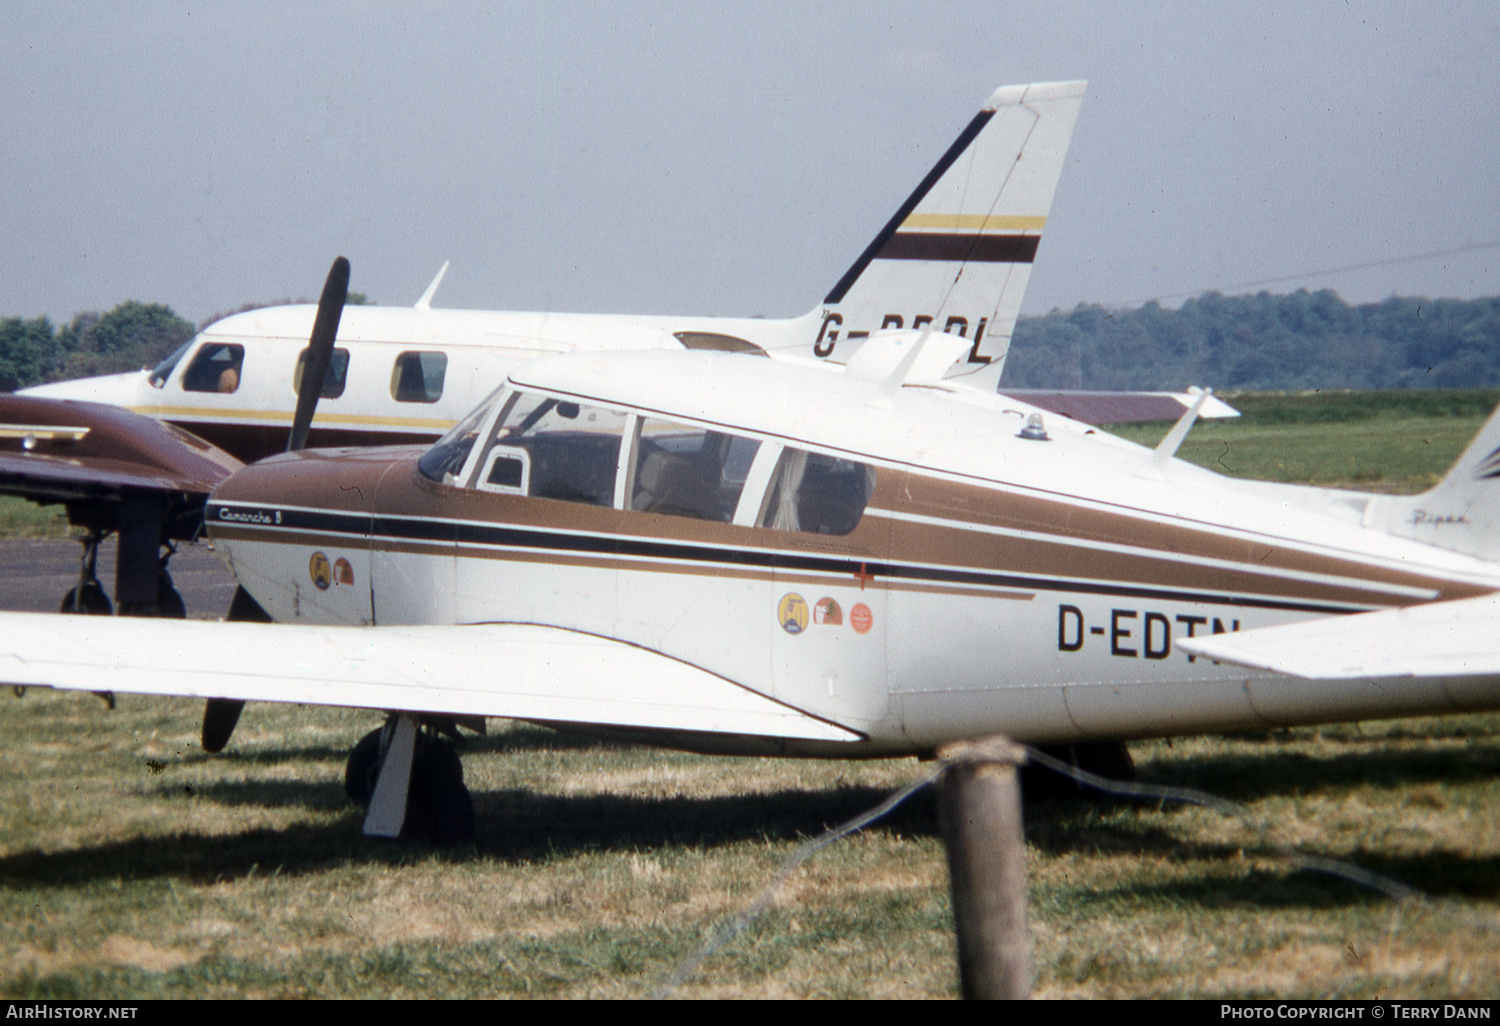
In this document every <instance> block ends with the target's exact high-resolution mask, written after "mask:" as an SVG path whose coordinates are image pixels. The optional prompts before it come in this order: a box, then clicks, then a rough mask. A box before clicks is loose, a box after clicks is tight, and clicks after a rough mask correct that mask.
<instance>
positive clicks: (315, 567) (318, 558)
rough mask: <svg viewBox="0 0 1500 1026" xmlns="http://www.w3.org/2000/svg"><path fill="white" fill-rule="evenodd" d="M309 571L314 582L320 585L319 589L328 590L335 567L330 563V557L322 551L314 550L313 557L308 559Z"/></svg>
mask: <svg viewBox="0 0 1500 1026" xmlns="http://www.w3.org/2000/svg"><path fill="white" fill-rule="evenodd" d="M307 573H308V576H310V577H311V578H312V582H313V583H314V584H316V585H317V586H318V590H319V591H327V590H328V582H329V581H331V580H333V568H332V567H330V566H329V565H328V557H327V556H325V555H323V553H321V552H314V553H313V554H312V559H309V560H308V561H307Z"/></svg>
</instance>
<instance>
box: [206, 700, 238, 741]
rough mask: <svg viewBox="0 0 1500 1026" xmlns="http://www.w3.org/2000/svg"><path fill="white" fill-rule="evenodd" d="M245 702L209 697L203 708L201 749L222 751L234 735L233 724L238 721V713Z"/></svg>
mask: <svg viewBox="0 0 1500 1026" xmlns="http://www.w3.org/2000/svg"><path fill="white" fill-rule="evenodd" d="M244 709H245V703H244V702H240V701H236V700H234V699H230V698H210V699H209V700H208V704H207V705H206V706H205V707H204V710H203V737H202V741H203V750H204V751H205V752H222V751H223V750H224V746H225V745H227V744H229V739H230V738H231V737H233V736H234V727H235V724H237V723H239V722H240V713H241V712H243V711H244Z"/></svg>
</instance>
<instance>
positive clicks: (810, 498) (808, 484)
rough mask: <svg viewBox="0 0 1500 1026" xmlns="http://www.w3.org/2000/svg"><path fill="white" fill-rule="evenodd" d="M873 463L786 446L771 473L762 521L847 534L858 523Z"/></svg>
mask: <svg viewBox="0 0 1500 1026" xmlns="http://www.w3.org/2000/svg"><path fill="white" fill-rule="evenodd" d="M874 490H875V468H874V467H871V466H868V465H866V464H864V463H859V462H856V461H854V460H844V459H839V458H838V457H836V456H825V455H822V454H821V453H815V452H804V451H803V450H801V449H787V450H786V451H785V452H783V453H782V454H781V462H780V463H779V464H778V465H777V467H776V472H775V473H774V474H773V475H772V477H771V487H770V488H769V489H768V490H767V496H766V507H765V512H764V513H763V514H762V515H761V522H760V526H762V527H774V528H776V529H778V530H782V531H811V532H812V533H814V534H848V533H849V532H850V531H853V530H854V529H855V528H856V527H858V526H859V521H860V519H861V518H862V517H863V516H864V514H865V505H866V504H867V503H868V502H869V501H870V493H871V492H872V491H874Z"/></svg>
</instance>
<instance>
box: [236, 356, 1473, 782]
mask: <svg viewBox="0 0 1500 1026" xmlns="http://www.w3.org/2000/svg"><path fill="white" fill-rule="evenodd" d="M664 381H665V382H667V383H662V382H664ZM872 388H873V386H872V385H871V383H870V382H868V381H858V380H849V379H848V378H847V377H845V376H843V375H839V374H835V373H831V372H829V373H821V374H820V373H808V372H807V371H806V370H800V371H793V370H791V369H789V368H784V367H778V366H776V365H774V364H773V362H772V361H768V360H756V359H753V358H749V357H743V356H738V357H730V356H723V355H719V354H678V355H676V356H672V357H667V356H666V355H665V354H656V355H654V356H650V357H644V358H641V359H634V358H631V357H629V356H609V357H601V358H598V359H595V360H587V361H578V360H572V361H551V362H544V363H539V364H535V365H531V366H529V367H528V368H525V369H523V370H520V371H517V372H516V373H514V374H513V375H512V383H511V386H510V390H509V391H508V392H505V393H503V394H502V395H500V396H499V397H498V398H497V399H496V400H495V402H494V403H493V404H492V405H493V407H494V408H493V409H492V410H491V412H490V413H489V414H488V416H487V417H486V418H485V419H484V420H483V422H480V423H476V424H475V426H474V430H473V432H472V437H473V439H474V442H473V444H472V446H471V448H470V449H466V450H464V453H463V455H464V460H463V462H462V464H459V463H457V462H455V463H452V464H450V465H449V466H448V468H447V470H445V471H442V472H434V468H433V466H431V465H428V466H425V467H424V466H423V464H422V460H423V459H424V456H425V457H426V458H427V459H428V460H429V461H430V460H431V456H430V455H428V454H425V453H424V450H422V449H420V448H407V449H395V450H392V449H386V450H376V451H370V452H366V453H360V454H356V453H351V452H338V453H320V452H307V453H302V454H296V455H294V456H288V457H281V458H277V459H274V460H271V461H268V462H266V463H263V464H260V465H257V466H255V467H251V468H248V469H247V470H246V471H243V472H241V473H240V474H238V475H236V477H235V478H234V479H232V480H231V481H230V482H229V483H228V484H226V485H225V486H224V487H223V488H221V489H220V491H219V492H218V493H216V495H215V496H214V498H213V500H212V501H211V502H210V505H209V511H208V523H209V530H210V533H211V534H212V536H213V537H214V539H215V541H216V542H217V543H218V544H219V546H220V549H221V551H222V552H224V553H225V558H226V559H227V561H228V562H229V563H230V565H231V566H232V567H233V569H234V571H235V573H236V574H237V576H238V577H239V579H240V581H241V583H242V584H243V585H245V587H246V588H248V589H249V590H250V591H251V592H252V594H254V595H255V597H256V598H257V599H258V600H259V601H260V602H261V604H262V605H263V606H264V608H265V609H266V610H267V611H268V612H270V613H271V614H272V616H273V617H275V618H276V619H277V620H280V621H286V622H304V623H325V624H350V625H359V624H384V625H393V624H422V623H444V624H464V623H495V622H498V623H531V624H547V625H551V626H556V627H563V628H567V629H570V630H575V631H580V632H584V633H588V634H592V635H597V636H601V637H605V638H611V639H614V640H618V641H624V642H627V643H630V644H632V645H637V646H641V647H643V648H646V649H649V650H651V651H654V652H660V653H664V654H667V655H669V656H671V657H673V658H675V659H678V660H682V661H684V662H686V663H689V664H691V665H693V666H696V667H699V668H702V669H705V670H708V671H710V672H712V673H714V674H717V675H719V676H721V677H724V678H726V679H728V680H731V681H734V682H736V683H738V684H740V685H742V686H743V687H746V688H749V689H751V690H753V691H755V692H758V693H759V694H762V695H766V696H769V697H772V698H774V699H775V700H777V701H779V702H783V703H785V704H787V705H789V706H792V707H795V708H797V709H800V710H802V711H804V712H807V713H810V714H812V715H813V716H816V717H820V718H823V719H827V720H830V721H832V722H835V723H838V724H841V725H843V726H845V727H848V728H850V729H853V730H856V731H858V732H860V733H861V734H863V735H864V736H865V737H867V738H868V739H869V740H868V742H867V743H866V744H864V745H863V746H860V747H861V748H862V750H863V751H864V752H865V753H867V754H871V755H876V754H896V753H901V752H923V751H929V750H931V749H932V748H933V747H934V746H936V745H937V744H939V743H941V742H942V741H944V740H947V739H951V738H953V737H964V736H979V735H983V734H987V733H992V732H1003V733H1006V734H1009V735H1011V736H1013V737H1017V738H1020V739H1023V740H1028V741H1064V740H1084V739H1099V738H1126V737H1132V736H1143V735H1153V734H1155V735H1159V734H1161V733H1163V732H1164V731H1163V724H1167V725H1169V726H1170V728H1171V729H1169V730H1167V731H1165V732H1169V733H1192V732H1201V731H1205V730H1231V729H1243V728H1253V727H1265V726H1269V725H1279V724H1289V723H1297V722H1314V721H1325V720H1329V719H1341V718H1367V717H1370V716H1372V715H1405V714H1414V713H1418V712H1434V711H1457V710H1459V709H1462V708H1465V707H1466V706H1465V703H1466V702H1467V701H1468V700H1467V699H1465V698H1463V697H1462V696H1460V695H1458V694H1457V693H1456V692H1452V691H1450V690H1445V688H1444V687H1443V686H1442V685H1441V684H1439V683H1434V682H1432V681H1430V680H1429V681H1426V682H1422V683H1413V684H1411V685H1410V686H1409V687H1404V688H1403V687H1401V686H1391V685H1390V684H1389V682H1386V683H1384V684H1382V685H1379V686H1378V687H1377V686H1376V685H1372V684H1368V683H1365V684H1361V683H1355V682H1336V683H1333V684H1329V683H1315V682H1308V681H1293V680H1289V679H1287V678H1283V677H1278V676H1274V675H1270V674H1263V673H1257V672H1254V671H1246V670H1244V669H1237V668H1234V667H1231V666H1227V665H1225V666H1221V665H1218V664H1215V663H1213V662H1212V661H1210V660H1208V659H1204V658H1194V657H1192V656H1190V655H1189V654H1187V653H1186V652H1184V651H1182V650H1180V648H1179V647H1178V643H1179V642H1180V641H1181V640H1183V639H1185V638H1189V637H1195V636H1201V635H1205V634H1211V633H1219V632H1227V631H1236V630H1248V629H1253V628H1257V627H1265V626H1272V625H1276V624H1282V623H1289V622H1292V621H1296V620H1301V619H1308V618H1313V617H1323V616H1328V615H1330V614H1340V613H1350V612H1358V611H1367V610H1375V609H1381V608H1387V607H1395V606H1405V605H1413V604H1418V603H1423V602H1430V601H1435V600H1441V599H1454V598H1464V597H1468V596H1473V595H1479V594H1484V593H1487V592H1490V591H1494V590H1495V589H1496V588H1500V572H1497V570H1496V568H1495V566H1494V565H1493V564H1489V563H1486V562H1484V561H1481V560H1476V559H1473V558H1470V557H1467V556H1462V555H1458V554H1455V553H1452V552H1447V551H1444V550H1439V549H1435V548H1433V547H1431V546H1428V545H1423V544H1419V543H1415V542H1409V541H1405V540H1402V539H1396V538H1392V537H1391V536H1390V535H1388V534H1385V533H1383V532H1378V531H1372V530H1368V529H1365V528H1363V527H1362V526H1361V517H1362V515H1363V514H1362V504H1363V503H1365V502H1367V501H1368V500H1369V499H1370V497H1364V496H1359V495H1354V494H1344V493H1323V492H1317V491H1315V490H1308V489H1292V488H1287V487H1285V486H1276V485H1261V484H1254V483H1247V482H1239V481H1232V480H1228V479H1224V478H1221V477H1219V476H1217V475H1214V474H1211V473H1209V472H1207V471H1204V470H1201V469H1199V468H1196V467H1191V466H1189V465H1186V464H1182V463H1180V462H1177V461H1173V462H1172V463H1171V464H1170V466H1169V469H1168V472H1167V473H1166V474H1165V475H1162V474H1156V475H1154V476H1153V474H1152V472H1151V470H1150V469H1149V468H1150V464H1151V459H1150V453H1149V451H1147V450H1144V449H1141V448H1139V447H1137V446H1134V445H1131V444H1129V443H1125V442H1123V441H1120V440H1118V439H1115V438H1112V437H1110V436H1108V435H1103V434H1100V433H1097V432H1095V431H1093V430H1092V429H1089V428H1086V427H1085V426H1083V425H1078V424H1076V423H1074V422H1070V421H1066V420H1064V419H1062V418H1050V419H1049V420H1048V421H1047V423H1046V430H1047V434H1048V437H1047V438H1045V439H1037V438H1027V437H1023V436H1022V434H1021V430H1020V429H1021V428H1022V426H1023V425H1024V424H1025V422H1026V417H1027V416H1028V415H1029V414H1031V413H1033V412H1035V411H1033V410H1031V409H1030V408H1025V407H1017V406H1016V405H1015V404H1014V403H1012V402H1010V401H1008V400H1005V399H1003V398H997V397H988V396H983V395H979V394H975V393H964V392H944V391H941V390H931V389H914V388H906V389H903V390H902V392H901V394H900V395H899V396H898V397H897V400H896V402H897V407H898V411H897V414H895V415H893V414H892V413H891V412H890V411H888V410H885V409H882V408H880V407H879V406H878V405H872V403H871V402H870V397H871V392H872ZM513 394H514V395H516V396H518V397H519V398H517V399H511V398H510V396H511V395H513ZM548 402H550V403H553V404H555V405H556V404H560V405H558V406H557V408H561V409H571V413H572V418H571V419H568V420H558V421H557V422H556V424H555V425H554V429H553V430H552V432H551V433H550V434H549V433H548V432H547V431H540V432H537V433H535V434H533V433H532V432H533V431H534V430H535V429H534V428H532V427H529V426H526V423H525V420H524V418H522V417H521V414H520V412H518V411H524V410H525V409H528V408H531V409H543V408H544V407H546V403H548ZM527 403H531V404H532V406H531V407H527V406H526V404H527ZM538 404H539V405H538ZM507 406H510V407H514V409H513V410H512V412H511V414H510V416H511V417H512V418H513V424H512V426H511V427H508V428H507V427H504V426H503V422H504V420H505V416H506V414H505V412H504V408H506V407H507ZM547 408H548V409H550V407H547ZM594 410H597V411H599V413H598V415H597V417H596V415H595V414H594V413H592V412H590V411H594ZM544 412H545V409H544ZM591 417H593V418H595V421H596V422H591V421H590V418H591ZM611 417H613V418H617V420H618V426H617V427H615V428H608V427H607V425H606V424H605V422H606V421H608V420H609V419H610V418H611ZM586 424H591V426H590V427H588V428H587V429H586V428H585V425H586ZM517 425H519V429H518V427H517ZM590 431H594V433H593V434H590V433H589V432H590ZM695 432H696V434H694V433H695ZM694 438H698V439H700V440H701V439H708V440H709V441H708V442H707V443H704V442H702V441H700V442H697V443H694V442H692V441H691V440H692V439H694ZM585 442H587V445H584V444H583V443H585ZM694 445H696V446H697V448H693V446H694ZM710 445H712V446H716V447H717V451H719V452H720V453H721V454H723V455H722V457H721V460H720V463H719V464H718V465H717V466H718V469H717V470H715V471H714V472H713V473H709V474H705V473H703V472H702V468H701V467H698V468H694V467H693V466H691V464H692V461H693V460H695V459H698V458H699V456H700V455H701V453H702V452H704V451H706V450H707V449H708V448H709V447H710ZM439 448H441V446H440V447H439ZM564 452H567V453H571V454H572V455H571V456H570V457H569V458H570V459H572V460H573V463H572V464H569V466H571V467H573V468H575V469H573V470H570V471H568V472H567V473H565V474H562V476H559V474H558V473H557V471H556V466H557V465H558V463H559V460H560V459H561V456H560V455H559V454H562V453H564ZM735 452H739V453H741V454H742V456H741V457H740V458H739V460H738V463H736V458H735V457H734V455H733V453H735ZM799 453H801V454H805V455H801V456H799V455H797V454H799ZM580 454H583V455H580ZM704 458H706V457H704ZM591 460H592V461H595V462H597V464H598V465H597V466H594V467H592V468H590V467H586V466H584V464H586V463H588V461H591ZM653 461H655V463H653ZM799 461H800V462H799ZM549 467H552V468H553V469H548V468H549ZM663 468H665V469H663ZM669 470H670V473H668V471H669ZM568 474H573V475H574V476H572V477H568ZM819 474H822V475H824V477H823V480H824V481H825V483H824V484H823V485H818V484H816V479H817V475H819ZM673 475H675V478H676V483H675V484H674V483H672V481H671V480H669V479H670V478H672V477H673ZM715 475H717V476H715ZM658 481H662V482H665V483H660V484H658V483H657V482H658ZM689 481H694V482H697V484H696V485H692V486H691V487H689V488H688V489H687V490H686V491H682V490H681V489H682V483H683V482H689ZM793 483H795V490H796V499H795V502H793V501H792V500H790V499H786V498H782V497H780V496H781V493H782V492H786V493H787V494H788V495H790V494H791V490H792V488H793ZM820 487H821V488H822V492H821V494H820V493H819V488H820ZM693 488H696V489H697V491H696V492H694V491H693V490H692V489H693ZM673 489H678V491H676V492H673ZM779 490H780V491H779ZM668 493H672V494H671V495H670V496H669V494H668ZM709 493H711V495H710V494H709ZM694 495H697V496H698V497H697V498H694ZM705 495H707V496H708V497H707V498H704V496H705ZM495 672H496V673H497V674H503V673H504V667H503V666H497V667H495ZM671 740H674V741H675V743H678V744H683V745H684V746H688V747H704V748H715V747H717V748H718V749H720V750H722V749H723V748H724V747H726V745H725V743H724V742H722V741H721V742H712V741H710V740H708V739H702V738H698V739H693V738H676V739H671ZM781 744H782V747H781V749H780V750H783V751H788V752H793V753H804V754H819V753H821V752H822V751H823V750H824V748H825V747H827V746H820V745H818V744H815V743H806V744H801V745H799V744H797V743H790V742H783V743H781ZM729 747H732V745H731V746H729ZM835 747H837V748H839V750H840V751H842V752H843V753H844V754H850V752H849V748H848V746H835Z"/></svg>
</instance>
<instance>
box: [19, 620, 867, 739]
mask: <svg viewBox="0 0 1500 1026" xmlns="http://www.w3.org/2000/svg"><path fill="white" fill-rule="evenodd" d="M0 639H3V640H0V682H3V683H7V684H16V685H25V686H28V687H31V686H35V687H53V688H62V689H71V690H83V691H117V692H123V693H127V694H132V693H133V694H146V695H178V696H189V697H201V698H225V699H241V700H249V701H265V702H293V703H299V704H306V705H334V706H345V707H351V708H365V709H388V710H401V711H405V712H413V713H435V714H446V715H458V716H500V717H506V718H508V719H521V720H543V721H552V722H562V723H576V724H590V725H604V726H617V727H643V728H654V729H662V730H683V731H702V732H710V733H724V734H740V735H754V736H759V737H776V738H798V739H813V740H819V741H858V740H861V736H860V735H858V734H856V733H854V732H853V731H849V730H845V729H844V728H842V727H839V726H837V725H835V724H832V723H829V722H826V721H824V720H819V719H816V718H814V717H811V716H808V715H806V714H805V713H802V712H800V711H798V710H796V709H793V708H791V707H790V706H785V705H782V704H781V703H779V702H775V701H772V700H771V699H769V698H766V697H764V696H762V695H759V694H757V693H756V692H753V691H751V690H749V689H748V688H744V687H741V686H739V685H738V684H735V683H733V682H731V681H728V680H726V679H724V678H722V677H719V676H716V675H714V674H712V673H708V672H707V671H705V670H700V669H698V668H696V667H693V666H690V665H688V664H687V663H683V662H679V661H678V660H676V659H672V658H669V657H667V656H664V655H661V654H659V653H656V652H652V651H650V650H648V649H643V648H638V647H636V646H634V645H628V644H625V643H623V642H618V641H612V640H610V639H607V638H601V637H597V636H595V635H590V634H581V633H578V632H576V631H568V630H563V629H560V628H556V627H539V626H534V625H530V624H472V625H466V626H421V627H305V626H300V625H288V624H258V623H215V622H209V621H201V620H151V621H141V620H131V619H126V618H117V617H94V616H62V615H55V614H41V613H4V614H0ZM236 653H239V654H240V657H239V658H236Z"/></svg>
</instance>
